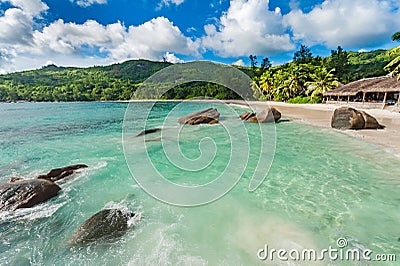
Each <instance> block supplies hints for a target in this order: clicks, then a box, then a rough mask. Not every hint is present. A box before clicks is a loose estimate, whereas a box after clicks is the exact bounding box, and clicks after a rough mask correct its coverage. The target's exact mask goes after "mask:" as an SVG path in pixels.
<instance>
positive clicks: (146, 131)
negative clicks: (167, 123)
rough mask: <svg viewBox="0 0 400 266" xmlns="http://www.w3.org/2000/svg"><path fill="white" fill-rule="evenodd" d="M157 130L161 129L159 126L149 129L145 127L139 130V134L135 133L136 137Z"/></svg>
mask: <svg viewBox="0 0 400 266" xmlns="http://www.w3.org/2000/svg"><path fill="white" fill-rule="evenodd" d="M157 131H161V128H159V127H156V128H151V129H145V130H143V131H141V132H140V133H139V134H137V135H136V137H140V136H144V135H147V134H151V133H155V132H157Z"/></svg>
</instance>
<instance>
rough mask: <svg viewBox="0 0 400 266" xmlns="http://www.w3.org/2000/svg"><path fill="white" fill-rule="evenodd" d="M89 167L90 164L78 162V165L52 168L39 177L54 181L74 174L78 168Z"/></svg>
mask: <svg viewBox="0 0 400 266" xmlns="http://www.w3.org/2000/svg"><path fill="white" fill-rule="evenodd" d="M87 167H88V166H87V165H86V164H76V165H70V166H65V167H62V168H55V169H52V170H50V172H48V173H47V174H45V175H40V176H38V177H37V178H38V179H46V180H49V181H53V182H54V181H58V180H60V179H63V178H66V177H67V176H70V175H72V174H73V173H74V172H75V171H76V170H78V169H81V168H87Z"/></svg>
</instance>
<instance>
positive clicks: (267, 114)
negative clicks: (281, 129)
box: [240, 107, 281, 123]
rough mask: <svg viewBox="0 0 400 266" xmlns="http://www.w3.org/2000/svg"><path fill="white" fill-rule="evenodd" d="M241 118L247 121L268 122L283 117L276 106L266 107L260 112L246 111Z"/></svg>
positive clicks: (276, 120)
mask: <svg viewBox="0 0 400 266" xmlns="http://www.w3.org/2000/svg"><path fill="white" fill-rule="evenodd" d="M240 119H242V120H243V121H246V122H253V123H266V122H278V121H279V119H281V113H280V112H279V111H278V110H276V109H275V108H273V107H272V108H270V109H265V110H263V111H261V112H260V113H257V114H255V113H249V112H244V113H243V114H242V115H241V116H240Z"/></svg>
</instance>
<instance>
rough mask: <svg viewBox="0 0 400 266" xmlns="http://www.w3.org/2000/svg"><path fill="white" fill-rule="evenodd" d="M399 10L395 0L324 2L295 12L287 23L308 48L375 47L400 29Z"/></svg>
mask: <svg viewBox="0 0 400 266" xmlns="http://www.w3.org/2000/svg"><path fill="white" fill-rule="evenodd" d="M399 8H400V2H399V1H395V0H353V1H348V0H325V1H324V2H323V3H322V4H321V5H318V6H315V7H314V8H313V9H312V10H311V11H310V12H309V13H303V12H302V11H301V10H299V9H296V10H293V11H292V12H290V13H289V14H287V15H286V16H285V22H286V25H287V26H288V27H290V28H291V30H292V31H293V38H294V39H295V40H300V41H303V42H305V43H306V44H308V45H314V44H321V43H322V44H325V45H326V46H327V47H330V48H332V47H336V46H338V45H342V46H344V47H350V48H352V47H360V46H362V47H373V46H377V45H380V44H383V43H386V42H388V41H389V39H388V38H389V37H388V36H390V35H391V34H392V33H393V32H395V31H397V30H398V29H399V28H400V20H399V17H400V11H399Z"/></svg>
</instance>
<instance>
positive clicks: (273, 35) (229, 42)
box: [202, 0, 294, 57]
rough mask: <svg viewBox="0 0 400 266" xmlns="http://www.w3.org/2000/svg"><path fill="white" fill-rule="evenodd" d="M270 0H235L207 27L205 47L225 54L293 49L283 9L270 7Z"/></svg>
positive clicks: (265, 53)
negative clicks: (270, 8)
mask: <svg viewBox="0 0 400 266" xmlns="http://www.w3.org/2000/svg"><path fill="white" fill-rule="evenodd" d="M268 4H269V0H232V1H231V2H230V7H229V9H228V11H227V12H225V13H224V14H223V15H222V16H221V18H220V19H219V21H218V23H216V25H214V24H208V25H206V26H205V27H204V29H205V31H206V36H205V37H204V38H203V40H202V43H203V45H204V47H205V48H207V49H211V50H213V51H215V52H216V53H217V54H218V55H220V56H222V57H234V56H247V55H249V54H259V55H267V54H268V55H274V54H277V53H279V52H282V51H290V50H293V49H294V45H293V44H292V43H291V40H290V36H289V34H287V33H285V27H284V26H283V21H282V14H281V13H280V9H276V10H275V11H270V10H269V8H268Z"/></svg>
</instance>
